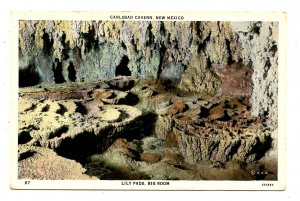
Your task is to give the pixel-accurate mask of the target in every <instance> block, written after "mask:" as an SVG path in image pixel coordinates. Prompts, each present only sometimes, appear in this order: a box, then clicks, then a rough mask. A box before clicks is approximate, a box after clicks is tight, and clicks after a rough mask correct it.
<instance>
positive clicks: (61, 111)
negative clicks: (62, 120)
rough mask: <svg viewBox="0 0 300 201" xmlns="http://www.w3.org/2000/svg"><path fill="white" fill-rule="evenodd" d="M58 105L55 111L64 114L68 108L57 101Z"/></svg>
mask: <svg viewBox="0 0 300 201" xmlns="http://www.w3.org/2000/svg"><path fill="white" fill-rule="evenodd" d="M58 105H59V109H58V110H57V111H56V113H57V114H60V115H64V114H65V113H66V112H68V109H67V108H66V107H65V106H64V105H62V104H60V103H58Z"/></svg>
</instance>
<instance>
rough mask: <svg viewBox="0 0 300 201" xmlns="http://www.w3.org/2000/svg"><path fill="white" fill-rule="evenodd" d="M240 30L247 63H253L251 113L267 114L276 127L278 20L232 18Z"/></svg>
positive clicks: (272, 125)
mask: <svg viewBox="0 0 300 201" xmlns="http://www.w3.org/2000/svg"><path fill="white" fill-rule="evenodd" d="M231 24H232V28H233V30H234V31H235V32H236V33H237V34H238V36H239V38H240V41H241V44H242V47H243V48H242V51H241V56H242V58H243V61H244V64H249V63H250V62H251V63H252V66H253V76H252V80H253V93H252V96H251V103H252V110H251V111H252V114H254V115H256V116H259V115H266V114H267V116H268V118H269V121H268V124H269V126H270V127H271V128H272V129H273V130H274V129H276V128H277V124H278V121H277V118H278V23H277V22H232V23H231Z"/></svg>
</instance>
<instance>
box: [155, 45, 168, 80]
mask: <svg viewBox="0 0 300 201" xmlns="http://www.w3.org/2000/svg"><path fill="white" fill-rule="evenodd" d="M166 51H167V48H166V47H165V46H164V45H162V46H161V47H160V49H159V52H160V58H159V66H158V71H157V77H159V76H160V74H161V71H162V65H163V63H164V57H165V53H166Z"/></svg>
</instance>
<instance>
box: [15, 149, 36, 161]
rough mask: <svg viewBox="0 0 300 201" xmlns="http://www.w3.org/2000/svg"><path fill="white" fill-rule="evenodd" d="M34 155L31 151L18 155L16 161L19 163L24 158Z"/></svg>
mask: <svg viewBox="0 0 300 201" xmlns="http://www.w3.org/2000/svg"><path fill="white" fill-rule="evenodd" d="M34 154H36V152H35V151H32V150H29V151H26V152H23V153H20V154H19V157H18V161H21V160H24V159H26V158H29V157H32V156H33V155H34Z"/></svg>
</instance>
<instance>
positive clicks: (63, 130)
mask: <svg viewBox="0 0 300 201" xmlns="http://www.w3.org/2000/svg"><path fill="white" fill-rule="evenodd" d="M68 130H69V126H66V125H64V126H62V127H60V128H58V129H56V130H55V131H54V132H53V133H51V134H50V135H49V138H48V139H53V138H55V137H60V136H62V134H64V133H66V132H68Z"/></svg>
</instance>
